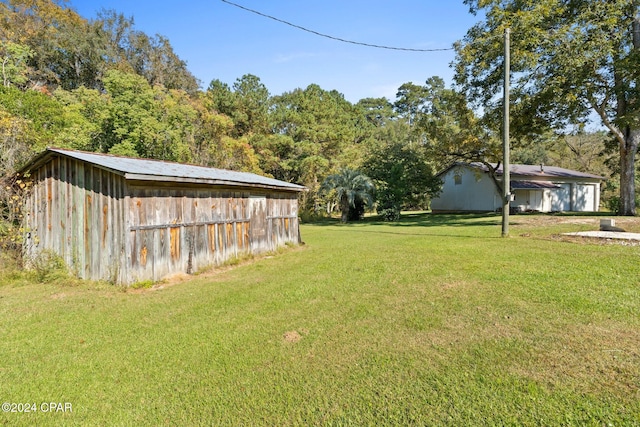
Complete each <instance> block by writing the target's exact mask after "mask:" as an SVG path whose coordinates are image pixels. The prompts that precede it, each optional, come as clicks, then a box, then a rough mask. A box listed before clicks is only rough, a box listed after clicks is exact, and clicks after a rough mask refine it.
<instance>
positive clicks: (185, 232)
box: [21, 149, 305, 285]
mask: <svg viewBox="0 0 640 427" xmlns="http://www.w3.org/2000/svg"><path fill="white" fill-rule="evenodd" d="M21 173H22V174H23V175H24V176H27V177H29V178H30V180H31V182H32V187H31V189H30V192H29V196H28V199H27V201H26V215H25V230H26V235H25V243H24V249H25V256H26V258H27V259H32V258H33V257H35V256H37V255H38V253H39V252H41V251H42V250H51V251H53V252H55V253H57V254H59V255H60V256H61V257H62V258H63V259H64V260H65V262H66V263H67V265H68V266H69V267H70V268H71V270H72V271H73V272H74V273H75V274H76V275H77V276H79V277H81V278H84V279H91V280H106V281H109V282H112V283H116V284H122V285H130V284H132V283H136V282H141V281H147V280H151V281H158V280H160V279H162V278H164V277H166V276H168V275H171V274H174V273H180V272H184V273H193V272H196V271H198V270H202V269H204V268H206V267H209V266H213V265H220V264H222V263H224V262H225V261H227V260H229V259H231V258H234V257H238V256H242V255H243V254H257V253H261V252H266V251H271V250H274V249H276V248H277V247H279V246H282V245H285V244H289V243H293V244H297V243H299V242H300V234H299V228H298V194H299V192H301V191H304V190H305V188H304V187H302V186H300V185H296V184H291V183H288V182H283V181H279V180H276V179H272V178H267V177H263V176H260V175H256V174H252V173H245V172H234V171H228V170H221V169H213V168H207V167H202V166H193V165H186V164H179V163H172V162H164V161H158V160H148V159H135V158H129V157H118V156H112V155H106V154H97V153H87V152H81V151H72V150H62V149H47V150H46V151H45V152H43V153H42V154H40V155H39V156H38V157H36V158H35V159H34V160H32V161H31V162H30V163H29V164H28V165H26V166H25V167H24V168H22V170H21Z"/></svg>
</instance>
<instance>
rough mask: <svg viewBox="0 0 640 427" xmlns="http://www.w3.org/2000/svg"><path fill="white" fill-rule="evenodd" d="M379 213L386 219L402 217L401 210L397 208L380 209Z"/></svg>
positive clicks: (391, 219) (393, 219)
mask: <svg viewBox="0 0 640 427" xmlns="http://www.w3.org/2000/svg"><path fill="white" fill-rule="evenodd" d="M378 214H380V216H381V217H382V219H384V220H385V221H398V220H399V219H400V210H399V209H396V208H387V209H382V210H379V211H378Z"/></svg>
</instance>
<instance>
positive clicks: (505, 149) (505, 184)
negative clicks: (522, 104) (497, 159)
mask: <svg viewBox="0 0 640 427" xmlns="http://www.w3.org/2000/svg"><path fill="white" fill-rule="evenodd" d="M510 32H511V30H510V29H509V28H505V30H504V93H503V97H502V108H503V112H504V113H503V121H504V122H503V124H502V188H503V191H502V237H507V236H508V235H509V203H510V201H511V189H510V187H511V177H510V174H509V172H510V170H509V169H510V165H509V80H510V78H509V74H510V66H511V65H510V61H511V58H510V52H509V51H510V47H509V33H510Z"/></svg>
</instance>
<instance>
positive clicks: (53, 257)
mask: <svg viewBox="0 0 640 427" xmlns="http://www.w3.org/2000/svg"><path fill="white" fill-rule="evenodd" d="M27 265H28V267H29V268H30V269H31V270H32V271H33V274H34V278H35V280H36V281H37V282H38V283H52V282H59V281H61V280H64V279H68V278H69V277H70V276H69V270H68V268H67V265H66V264H65V262H64V259H62V257H61V256H60V255H58V254H56V253H55V252H54V251H52V250H48V249H46V250H43V251H40V252H39V253H38V254H37V255H36V256H35V257H33V258H32V259H30V260H27Z"/></svg>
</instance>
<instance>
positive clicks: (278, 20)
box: [220, 0, 454, 52]
mask: <svg viewBox="0 0 640 427" xmlns="http://www.w3.org/2000/svg"><path fill="white" fill-rule="evenodd" d="M220 1H222V2H223V3H227V4H230V5H231V6H235V7H237V8H240V9H243V10H246V11H247V12H251V13H255V14H256V15H260V16H263V17H265V18H269V19H272V20H274V21H277V22H280V23H282V24H286V25H289V26H291V27H293V28H297V29H299V30H302V31H306V32H308V33H311V34H315V35H317V36H320V37H325V38H328V39H331V40H336V41H339V42H343V43H350V44H355V45H360V46H367V47H374V48H376V49H389V50H402V51H409V52H441V51H446V50H453V49H454V48H453V47H447V48H441V49H412V48H408V47H393V46H382V45H377V44H370V43H362V42H356V41H353V40H346V39H341V38H339V37H334V36H331V35H329V34H323V33H319V32H317V31H314V30H310V29H308V28H305V27H301V26H300V25H296V24H292V23H291V22H288V21H284V20H282V19H279V18H276V17H275V16H271V15H267V14H264V13H262V12H258V11H257V10H253V9H249V8H248V7H244V6H241V5H239V4H236V3H233V2H230V1H228V0H220Z"/></svg>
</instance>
